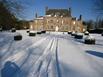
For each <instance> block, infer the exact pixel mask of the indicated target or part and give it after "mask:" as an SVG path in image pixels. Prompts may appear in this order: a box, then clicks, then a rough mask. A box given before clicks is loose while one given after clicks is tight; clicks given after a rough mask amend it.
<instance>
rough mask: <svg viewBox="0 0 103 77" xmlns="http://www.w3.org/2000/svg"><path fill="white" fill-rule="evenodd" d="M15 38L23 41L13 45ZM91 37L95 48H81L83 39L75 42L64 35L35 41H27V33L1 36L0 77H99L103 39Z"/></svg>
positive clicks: (49, 35)
mask: <svg viewBox="0 0 103 77" xmlns="http://www.w3.org/2000/svg"><path fill="white" fill-rule="evenodd" d="M16 34H21V35H22V36H23V39H22V40H21V41H14V40H13V38H14V36H15V35H16ZM90 36H93V37H94V38H95V40H96V44H95V45H87V44H84V39H85V38H86V37H87V36H86V35H84V36H83V39H74V37H72V36H71V35H68V34H67V32H47V33H46V34H41V35H36V36H35V37H29V34H28V33H27V32H26V30H17V32H16V33H12V32H0V77H8V76H10V77H102V76H103V69H102V68H103V37H102V36H101V35H100V34H90ZM7 63H9V64H8V65H7ZM8 69H9V72H8V71H7V70H8ZM14 70H16V72H14ZM11 74H12V75H11Z"/></svg>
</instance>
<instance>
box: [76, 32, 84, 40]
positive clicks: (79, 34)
mask: <svg viewBox="0 0 103 77" xmlns="http://www.w3.org/2000/svg"><path fill="white" fill-rule="evenodd" d="M75 38H76V39H82V38H83V34H82V33H77V34H76V35H75Z"/></svg>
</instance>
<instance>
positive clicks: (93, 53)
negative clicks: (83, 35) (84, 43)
mask: <svg viewBox="0 0 103 77" xmlns="http://www.w3.org/2000/svg"><path fill="white" fill-rule="evenodd" d="M86 53H88V54H91V55H94V56H97V57H100V58H103V53H101V52H97V51H93V50H87V51H86Z"/></svg>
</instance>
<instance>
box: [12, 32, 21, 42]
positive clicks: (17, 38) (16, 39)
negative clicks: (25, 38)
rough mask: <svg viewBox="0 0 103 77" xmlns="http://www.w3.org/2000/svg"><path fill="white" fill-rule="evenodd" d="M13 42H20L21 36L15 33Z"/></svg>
mask: <svg viewBox="0 0 103 77" xmlns="http://www.w3.org/2000/svg"><path fill="white" fill-rule="evenodd" d="M14 40H15V41H18V40H22V35H21V34H20V33H16V34H15V35H14Z"/></svg>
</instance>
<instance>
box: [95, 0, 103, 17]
mask: <svg viewBox="0 0 103 77" xmlns="http://www.w3.org/2000/svg"><path fill="white" fill-rule="evenodd" d="M94 11H95V13H96V14H97V15H98V16H99V17H102V18H103V0H95V1H94Z"/></svg>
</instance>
